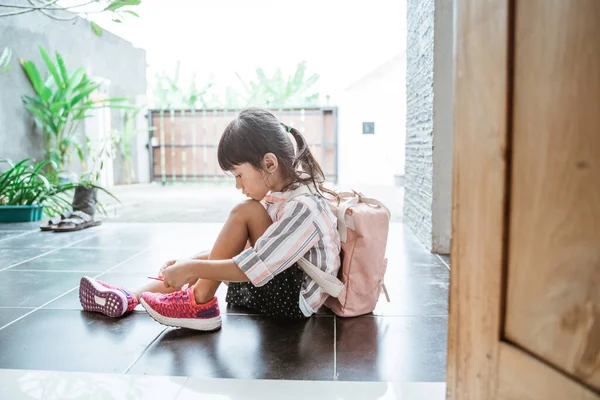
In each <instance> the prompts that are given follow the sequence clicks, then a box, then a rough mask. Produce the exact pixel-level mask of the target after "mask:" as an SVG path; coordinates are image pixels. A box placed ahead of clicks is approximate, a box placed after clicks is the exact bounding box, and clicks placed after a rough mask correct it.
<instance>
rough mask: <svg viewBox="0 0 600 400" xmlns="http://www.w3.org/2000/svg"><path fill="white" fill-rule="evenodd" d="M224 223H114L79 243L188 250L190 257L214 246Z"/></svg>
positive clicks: (110, 246)
mask: <svg viewBox="0 0 600 400" xmlns="http://www.w3.org/2000/svg"><path fill="white" fill-rule="evenodd" d="M221 226H222V224H198V225H195V224H168V225H167V224H137V225H131V224H110V228H109V229H110V230H106V231H105V232H103V234H101V235H98V237H94V238H91V239H89V240H85V241H83V242H80V243H78V244H76V245H75V246H74V247H79V248H90V247H96V248H115V247H116V248H137V249H139V248H145V247H151V248H153V249H163V250H174V251H178V250H185V251H186V256H189V255H191V254H194V253H196V252H199V251H202V250H206V249H210V248H211V246H212V244H213V243H214V240H215V239H216V237H217V234H218V233H219V230H220V228H221Z"/></svg>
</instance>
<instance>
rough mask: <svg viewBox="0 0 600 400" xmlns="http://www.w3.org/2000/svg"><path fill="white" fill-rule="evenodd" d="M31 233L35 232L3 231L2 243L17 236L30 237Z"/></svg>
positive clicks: (0, 232)
mask: <svg viewBox="0 0 600 400" xmlns="http://www.w3.org/2000/svg"><path fill="white" fill-rule="evenodd" d="M31 233H33V231H18V230H10V231H3V230H0V242H1V241H3V240H4V239H8V238H11V237H15V236H25V235H29V234H31Z"/></svg>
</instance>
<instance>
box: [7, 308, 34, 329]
mask: <svg viewBox="0 0 600 400" xmlns="http://www.w3.org/2000/svg"><path fill="white" fill-rule="evenodd" d="M31 310H33V308H3V307H0V328H2V327H3V326H4V325H6V324H8V323H10V322H12V321H14V320H16V319H17V318H19V317H22V316H23V315H25V314H27V313H28V312H30V311H31Z"/></svg>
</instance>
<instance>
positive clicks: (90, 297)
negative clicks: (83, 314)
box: [79, 276, 139, 318]
mask: <svg viewBox="0 0 600 400" xmlns="http://www.w3.org/2000/svg"><path fill="white" fill-rule="evenodd" d="M79 302H80V303H81V307H83V309H84V310H85V311H95V312H99V313H102V314H104V315H108V316H109V317H113V318H116V317H120V316H121V315H123V314H125V313H126V312H128V311H132V310H133V309H134V308H135V307H136V306H137V305H138V304H139V302H138V300H137V299H136V297H135V296H134V295H133V293H131V292H129V291H128V290H125V289H123V288H119V287H116V286H112V285H109V284H108V283H104V282H102V281H99V280H97V279H94V278H90V277H87V276H84V277H83V278H81V281H80V282H79Z"/></svg>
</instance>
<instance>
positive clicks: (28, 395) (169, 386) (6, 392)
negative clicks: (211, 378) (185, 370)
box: [0, 370, 187, 400]
mask: <svg viewBox="0 0 600 400" xmlns="http://www.w3.org/2000/svg"><path fill="white" fill-rule="evenodd" d="M0 380H1V381H2V382H3V384H2V385H1V386H0V398H2V399H11V400H20V399H27V400H31V399H40V400H41V399H44V400H46V399H48V400H49V399H56V400H59V399H69V400H90V399H94V400H145V399H161V400H172V399H175V397H176V396H177V394H178V393H179V392H180V391H181V390H182V388H183V385H184V384H185V382H186V381H187V378H182V377H168V376H160V377H147V376H128V375H116V374H99V373H81V372H64V371H36V370H0Z"/></svg>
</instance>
